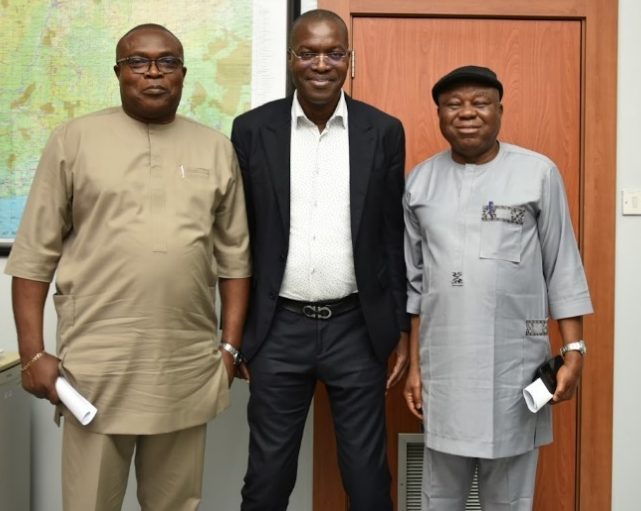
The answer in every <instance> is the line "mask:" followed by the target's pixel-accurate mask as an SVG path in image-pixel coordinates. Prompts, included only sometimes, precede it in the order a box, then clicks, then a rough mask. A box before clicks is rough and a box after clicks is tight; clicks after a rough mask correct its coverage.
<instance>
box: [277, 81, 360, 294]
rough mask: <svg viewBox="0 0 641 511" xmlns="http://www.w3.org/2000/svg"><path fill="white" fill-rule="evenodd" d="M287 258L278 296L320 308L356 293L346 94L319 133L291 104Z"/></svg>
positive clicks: (295, 101) (296, 101) (297, 105)
mask: <svg viewBox="0 0 641 511" xmlns="http://www.w3.org/2000/svg"><path fill="white" fill-rule="evenodd" d="M290 156H291V164H290V166H291V167H290V168H291V172H290V188H291V199H290V201H291V202H290V227H289V252H288V255H287V264H286V266H285V276H284V278H283V283H282V285H281V289H280V296H283V297H285V298H291V299H294V300H301V301H308V302H318V301H329V300H335V299H339V298H343V297H345V296H347V295H349V294H351V293H355V292H356V291H357V287H356V277H355V273H354V254H353V250H352V233H351V220H350V196H349V136H348V130H347V105H346V103H345V97H344V93H341V98H340V100H339V102H338V105H337V106H336V110H335V111H334V113H333V114H332V116H331V117H330V118H329V120H328V121H327V125H326V126H325V129H324V130H323V131H322V132H319V131H318V127H317V126H316V125H315V124H314V123H313V122H312V121H310V120H309V119H308V118H307V116H306V115H305V113H304V112H303V109H302V107H301V106H300V103H299V102H298V96H297V95H296V94H294V101H293V103H292V131H291V154H290Z"/></svg>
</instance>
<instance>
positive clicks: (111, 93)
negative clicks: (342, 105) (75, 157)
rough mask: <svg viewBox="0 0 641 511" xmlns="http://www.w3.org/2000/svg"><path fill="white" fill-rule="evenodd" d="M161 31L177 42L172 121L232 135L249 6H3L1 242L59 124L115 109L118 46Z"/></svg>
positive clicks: (242, 97)
mask: <svg viewBox="0 0 641 511" xmlns="http://www.w3.org/2000/svg"><path fill="white" fill-rule="evenodd" d="M141 23H159V24H161V25H164V26H165V27H167V28H168V29H169V30H171V31H172V32H173V33H174V34H176V36H177V37H178V38H179V39H180V40H181V42H182V43H183V47H184V50H185V66H186V67H187V69H188V73H187V76H186V78H185V86H184V90H183V96H182V102H181V105H180V108H179V110H178V113H180V114H182V115H186V116H188V117H191V118H193V119H196V120H198V121H200V122H202V123H204V124H207V125H208V126H212V127H214V128H217V129H219V130H220V131H222V132H223V133H225V134H227V135H228V134H229V131H230V128H231V122H232V120H233V119H234V117H235V116H236V115H237V114H239V113H240V112H243V111H245V110H248V109H249V107H250V102H251V53H252V49H251V35H252V2H251V0H204V1H202V2H190V1H185V0H147V1H138V0H135V1H132V0H67V1H50V0H49V1H43V0H20V1H18V0H2V2H0V65H2V78H1V79H0V112H1V114H0V242H7V241H10V240H12V239H13V238H14V237H15V233H16V231H17V228H18V225H19V222H20V217H21V215H22V211H23V208H24V205H25V202H26V198H27V194H28V192H29V187H30V185H31V181H32V179H33V174H34V171H35V169H36V166H37V165H38V160H39V158H40V154H41V152H42V149H43V148H44V146H45V144H46V142H47V139H48V138H49V135H50V134H51V132H52V131H53V129H54V128H55V127H56V126H58V125H59V124H61V123H63V122H65V121H68V120H69V119H71V118H73V117H78V116H80V115H84V114H86V113H89V112H92V111H96V110H100V109H102V108H106V107H109V106H114V105H118V104H120V95H119V90H118V81H117V79H116V76H115V74H114V71H113V66H114V63H115V48H116V43H117V41H118V39H119V38H120V37H121V36H122V35H123V34H124V33H125V32H127V31H128V30H129V29H130V28H133V27H134V26H136V25H139V24H141Z"/></svg>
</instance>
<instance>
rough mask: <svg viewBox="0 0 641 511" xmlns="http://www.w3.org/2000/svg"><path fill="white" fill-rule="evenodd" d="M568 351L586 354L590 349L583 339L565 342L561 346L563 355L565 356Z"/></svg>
mask: <svg viewBox="0 0 641 511" xmlns="http://www.w3.org/2000/svg"><path fill="white" fill-rule="evenodd" d="M568 351H578V352H579V353H581V355H585V354H586V353H587V351H588V349H587V347H586V346H585V342H583V341H575V342H570V343H568V344H564V345H563V346H562V347H561V356H565V354H566V353H567V352H568Z"/></svg>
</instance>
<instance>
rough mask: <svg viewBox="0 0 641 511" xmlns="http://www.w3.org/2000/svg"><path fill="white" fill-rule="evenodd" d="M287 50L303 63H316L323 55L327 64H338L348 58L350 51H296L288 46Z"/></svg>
mask: <svg viewBox="0 0 641 511" xmlns="http://www.w3.org/2000/svg"><path fill="white" fill-rule="evenodd" d="M288 51H289V53H291V54H292V55H293V56H294V57H295V58H296V59H297V60H298V61H299V62H301V63H303V64H312V63H314V64H316V63H318V62H320V60H321V58H323V57H324V58H325V62H326V63H328V64H340V63H341V62H343V61H344V60H345V59H346V58H348V57H349V55H350V53H351V51H349V50H336V51H328V52H327V53H319V52H316V51H302V52H300V53H296V52H295V51H294V50H292V49H291V48H289V50H288Z"/></svg>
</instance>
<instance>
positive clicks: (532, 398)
mask: <svg viewBox="0 0 641 511" xmlns="http://www.w3.org/2000/svg"><path fill="white" fill-rule="evenodd" d="M552 395H553V394H550V391H549V390H548V389H547V387H546V386H545V384H544V383H543V380H541V378H537V379H536V380H534V381H533V382H532V383H530V384H529V385H528V386H527V387H525V388H524V389H523V397H524V398H525V402H526V404H527V407H528V408H529V409H530V411H531V412H532V413H536V412H538V411H539V410H540V409H541V408H543V405H545V404H546V403H547V402H548V401H549V400H550V399H552Z"/></svg>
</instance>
